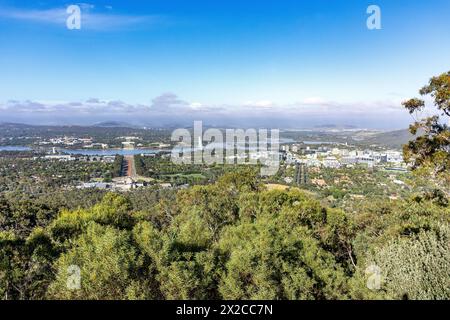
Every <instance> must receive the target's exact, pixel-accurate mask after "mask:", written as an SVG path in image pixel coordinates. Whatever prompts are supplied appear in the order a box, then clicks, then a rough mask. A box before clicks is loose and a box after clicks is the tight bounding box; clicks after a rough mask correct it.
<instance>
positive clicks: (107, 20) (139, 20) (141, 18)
mask: <svg viewBox="0 0 450 320" xmlns="http://www.w3.org/2000/svg"><path fill="white" fill-rule="evenodd" d="M78 5H79V6H80V8H81V28H82V29H88V30H97V31H100V30H101V31H108V30H115V29H119V28H122V27H129V26H136V25H154V24H160V23H163V22H164V21H165V18H164V17H162V16H160V15H123V14H113V13H112V8H107V9H106V11H105V10H103V11H105V12H101V11H98V12H95V9H96V8H95V6H94V5H92V4H87V3H79V4H78ZM0 17H1V18H4V19H14V20H22V21H28V22H33V23H46V24H53V25H60V26H62V27H65V25H66V20H67V18H68V17H69V14H68V13H67V12H66V8H62V7H61V8H50V9H19V8H0Z"/></svg>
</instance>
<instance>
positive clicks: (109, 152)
mask: <svg viewBox="0 0 450 320" xmlns="http://www.w3.org/2000/svg"><path fill="white" fill-rule="evenodd" d="M57 150H58V152H61V153H67V154H80V155H83V156H114V155H120V156H131V155H136V154H154V153H158V152H160V151H162V150H157V149H105V150H103V149H75V150H69V149H57Z"/></svg>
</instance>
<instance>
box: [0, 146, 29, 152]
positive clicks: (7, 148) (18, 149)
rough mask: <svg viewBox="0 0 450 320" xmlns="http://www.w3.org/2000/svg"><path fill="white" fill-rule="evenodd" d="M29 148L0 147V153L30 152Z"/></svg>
mask: <svg viewBox="0 0 450 320" xmlns="http://www.w3.org/2000/svg"><path fill="white" fill-rule="evenodd" d="M30 150H31V148H29V147H22V146H0V151H30Z"/></svg>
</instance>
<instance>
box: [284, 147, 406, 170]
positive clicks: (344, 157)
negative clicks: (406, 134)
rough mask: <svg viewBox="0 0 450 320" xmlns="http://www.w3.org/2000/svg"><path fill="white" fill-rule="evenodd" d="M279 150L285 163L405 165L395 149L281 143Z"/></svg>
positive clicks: (316, 165)
mask: <svg viewBox="0 0 450 320" xmlns="http://www.w3.org/2000/svg"><path fill="white" fill-rule="evenodd" d="M281 151H282V152H283V154H284V160H285V161H286V163H287V164H293V163H303V164H306V165H307V166H310V167H325V168H340V167H342V166H350V167H351V166H354V165H358V164H364V165H367V166H368V167H373V166H374V165H383V164H389V165H391V166H399V167H404V166H405V163H404V161H403V156H402V153H401V152H400V151H397V150H386V151H373V150H357V149H349V148H348V146H347V145H345V147H344V148H338V147H326V146H319V147H317V148H312V147H310V146H301V145H282V146H281Z"/></svg>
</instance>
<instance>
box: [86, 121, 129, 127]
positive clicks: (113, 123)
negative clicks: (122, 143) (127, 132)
mask: <svg viewBox="0 0 450 320" xmlns="http://www.w3.org/2000/svg"><path fill="white" fill-rule="evenodd" d="M92 126H93V127H101V128H114V127H122V128H134V127H135V126H134V125H132V124H130V123H128V122H121V121H103V122H99V123H96V124H94V125H92Z"/></svg>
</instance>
